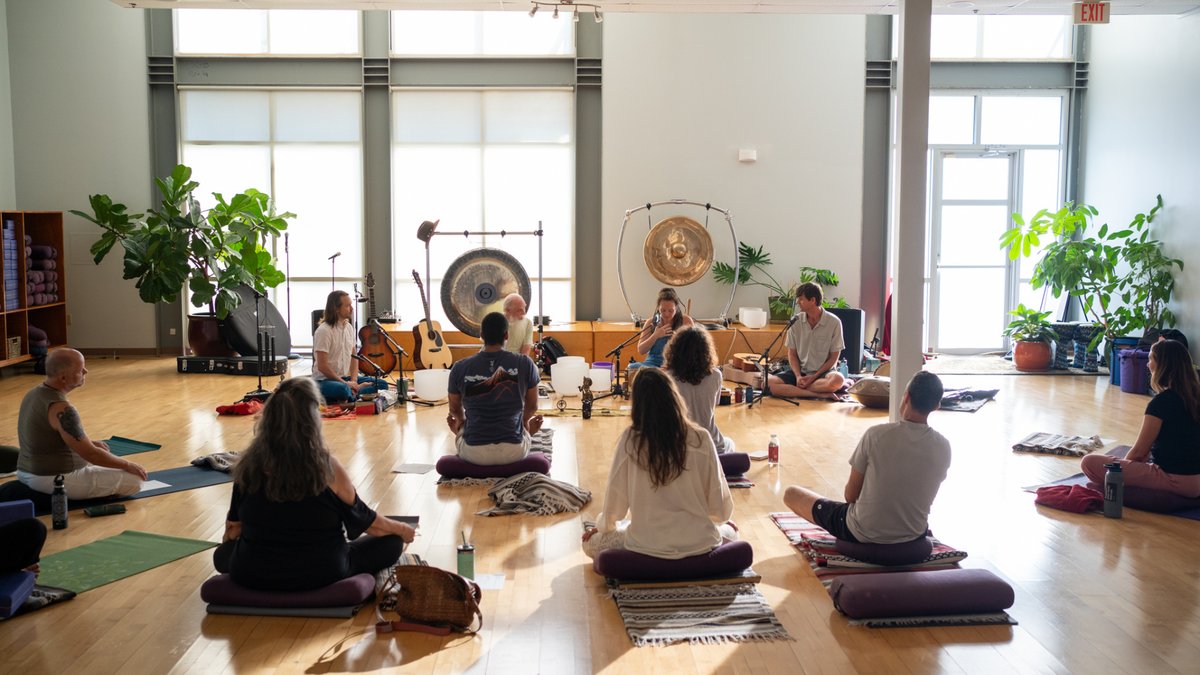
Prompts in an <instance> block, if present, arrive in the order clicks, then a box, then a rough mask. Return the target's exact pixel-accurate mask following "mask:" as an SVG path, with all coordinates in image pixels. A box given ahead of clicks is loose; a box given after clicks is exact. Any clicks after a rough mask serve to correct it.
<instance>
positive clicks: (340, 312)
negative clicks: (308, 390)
mask: <svg viewBox="0 0 1200 675" xmlns="http://www.w3.org/2000/svg"><path fill="white" fill-rule="evenodd" d="M352 316H354V304H353V303H352V302H351V300H350V295H349V294H348V293H346V292H345V291H333V292H331V293H330V294H329V297H328V298H326V300H325V316H324V318H323V319H322V321H321V325H320V326H318V327H317V332H315V333H313V378H314V379H315V380H316V381H317V387H319V388H320V390H321V396H322V397H324V398H325V401H326V402H328V403H335V402H339V401H351V400H354V399H356V398H358V397H359V396H362V395H363V394H373V393H375V392H376V391H377V390H383V389H387V382H385V381H384V380H381V379H378V378H373V377H363V376H360V375H359V374H358V361H356V360H355V359H354V343H355V339H354V338H355V334H354V326H353V325H352V324H351V323H350V317H352Z"/></svg>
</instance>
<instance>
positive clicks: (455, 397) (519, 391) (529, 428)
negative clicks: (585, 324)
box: [446, 312, 542, 465]
mask: <svg viewBox="0 0 1200 675" xmlns="http://www.w3.org/2000/svg"><path fill="white" fill-rule="evenodd" d="M480 337H482V338H483V350H482V351H480V352H479V353H478V354H475V355H474V356H469V357H467V358H465V359H463V360H461V361H458V362H457V363H455V364H454V367H453V368H451V369H450V384H449V393H448V395H447V396H448V399H449V403H450V414H449V415H447V416H446V423H447V424H448V425H449V426H450V430H451V431H453V432H454V434H455V446H456V447H457V449H458V456H459V457H461V458H462V459H463V460H465V461H467V462H470V463H472V464H481V465H496V464H510V463H512V462H516V461H519V460H521V459H524V457H525V455H527V454H529V444H530V437H531V435H533V434H535V433H537V432H538V430H539V429H541V428H542V416H541V415H536V414H534V413H536V412H537V385H538V379H539V378H538V370H537V366H536V365H534V363H533V360H532V359H530V358H529V357H528V356H525V355H523V354H514V353H512V352H508V351H505V350H504V342H505V340H506V339H507V337H508V320H507V319H505V318H504V315H503V314H500V313H499V312H492V313H491V314H488V315H487V316H485V317H483V322H482V323H481V325H480Z"/></svg>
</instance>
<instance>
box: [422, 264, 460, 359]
mask: <svg viewBox="0 0 1200 675" xmlns="http://www.w3.org/2000/svg"><path fill="white" fill-rule="evenodd" d="M412 274H413V280H414V281H416V282H417V290H418V291H420V293H421V305H422V306H424V307H425V318H424V319H423V320H421V321H419V322H417V325H415V326H413V361H415V362H416V364H417V369H418V370H424V369H426V368H449V367H450V365H451V364H452V363H454V355H452V354H451V353H450V347H448V346H446V340H445V339H444V338H443V337H442V325H441V324H439V323H438V322H436V321H433V320H431V319H430V318H429V300H427V299H426V298H425V286H424V285H423V284H422V283H421V275H420V274H419V273H418V272H417V271H416V270H413V273H412Z"/></svg>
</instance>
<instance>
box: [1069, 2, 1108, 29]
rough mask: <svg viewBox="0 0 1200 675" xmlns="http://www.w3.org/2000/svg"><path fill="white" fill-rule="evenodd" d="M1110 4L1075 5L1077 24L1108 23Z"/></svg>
mask: <svg viewBox="0 0 1200 675" xmlns="http://www.w3.org/2000/svg"><path fill="white" fill-rule="evenodd" d="M1111 4H1112V3H1109V2H1077V3H1075V5H1074V6H1075V24H1076V25H1079V24H1086V23H1108V12H1109V9H1110V7H1109V6H1110V5H1111Z"/></svg>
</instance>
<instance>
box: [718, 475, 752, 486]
mask: <svg viewBox="0 0 1200 675" xmlns="http://www.w3.org/2000/svg"><path fill="white" fill-rule="evenodd" d="M725 484H726V485H728V486H729V488H730V489H737V488H752V487H754V481H752V480H750V479H749V478H746V476H745V475H742V476H725Z"/></svg>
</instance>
